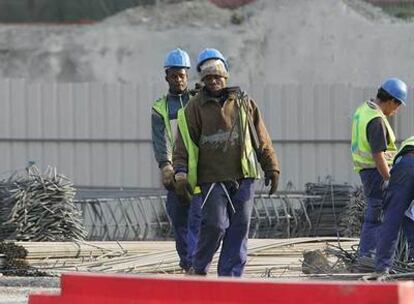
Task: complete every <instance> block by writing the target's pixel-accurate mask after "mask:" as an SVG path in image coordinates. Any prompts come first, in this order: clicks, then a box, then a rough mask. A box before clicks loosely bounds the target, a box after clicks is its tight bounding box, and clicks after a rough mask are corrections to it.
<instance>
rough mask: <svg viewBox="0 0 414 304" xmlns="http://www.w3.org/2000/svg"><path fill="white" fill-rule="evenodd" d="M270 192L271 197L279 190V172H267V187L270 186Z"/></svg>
mask: <svg viewBox="0 0 414 304" xmlns="http://www.w3.org/2000/svg"><path fill="white" fill-rule="evenodd" d="M269 184H270V190H269V195H271V194H273V193H275V192H276V190H277V185H278V184H279V172H277V171H266V172H265V186H269Z"/></svg>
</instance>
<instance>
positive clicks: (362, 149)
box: [352, 101, 397, 172]
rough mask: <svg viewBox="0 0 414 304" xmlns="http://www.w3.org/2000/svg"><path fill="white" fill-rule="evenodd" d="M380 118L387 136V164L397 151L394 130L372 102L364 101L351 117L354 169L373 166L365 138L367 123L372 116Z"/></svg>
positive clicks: (372, 159)
mask: <svg viewBox="0 0 414 304" xmlns="http://www.w3.org/2000/svg"><path fill="white" fill-rule="evenodd" d="M377 117H380V118H382V120H383V122H384V124H385V127H386V129H387V132H388V136H389V143H387V150H386V151H385V153H384V156H385V159H386V161H387V163H388V165H391V164H392V162H393V159H394V156H395V153H396V151H397V147H396V145H395V135H394V132H393V130H392V128H391V126H390V124H389V122H388V120H387V118H386V117H385V115H384V114H383V113H382V111H381V110H380V109H379V108H378V106H377V105H376V104H374V103H372V102H369V101H367V102H364V103H363V104H362V105H361V106H359V107H358V109H357V110H356V112H355V114H354V116H353V117H352V160H353V163H354V170H355V171H357V172H359V171H361V170H362V169H368V168H375V160H374V158H373V156H372V151H371V147H370V145H369V142H368V138H367V126H368V123H369V122H370V121H371V120H373V119H374V118H377Z"/></svg>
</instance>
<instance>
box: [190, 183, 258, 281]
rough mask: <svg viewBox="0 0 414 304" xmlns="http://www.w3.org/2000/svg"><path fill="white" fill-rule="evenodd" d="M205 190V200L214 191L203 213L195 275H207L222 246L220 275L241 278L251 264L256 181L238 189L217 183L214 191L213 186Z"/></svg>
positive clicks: (219, 263) (204, 187)
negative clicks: (251, 233)
mask: <svg viewBox="0 0 414 304" xmlns="http://www.w3.org/2000/svg"><path fill="white" fill-rule="evenodd" d="M223 186H224V187H226V191H227V193H228V194H229V197H230V200H231V202H232V204H231V203H230V201H229V199H228V197H227V195H226V191H224V189H223ZM201 190H202V193H203V198H205V197H206V196H207V193H208V192H209V190H211V191H210V193H209V194H208V196H207V199H205V203H204V205H203V208H202V210H201V215H202V217H201V228H200V234H199V241H198V244H197V249H196V252H195V255H194V259H193V267H194V270H195V273H196V274H207V272H208V269H209V266H210V263H211V261H212V259H213V256H214V254H215V252H216V251H217V250H218V248H219V247H220V244H221V243H222V247H221V252H220V257H219V262H218V269H217V271H218V275H219V276H234V277H240V276H241V275H242V274H243V270H244V266H245V264H246V261H247V239H248V233H249V226H250V217H251V213H252V209H253V198H254V180H253V179H241V180H239V181H238V187H232V186H228V183H216V184H215V185H214V186H213V187H212V184H203V185H201ZM232 206H233V207H234V210H233V207H232Z"/></svg>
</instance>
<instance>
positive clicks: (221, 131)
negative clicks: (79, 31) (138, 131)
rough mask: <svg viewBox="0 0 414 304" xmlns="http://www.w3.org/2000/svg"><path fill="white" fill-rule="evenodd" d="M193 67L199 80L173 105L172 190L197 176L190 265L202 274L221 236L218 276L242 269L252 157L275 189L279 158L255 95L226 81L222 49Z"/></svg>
mask: <svg viewBox="0 0 414 304" xmlns="http://www.w3.org/2000/svg"><path fill="white" fill-rule="evenodd" d="M197 70H198V71H199V73H200V75H201V81H202V82H203V83H204V85H205V86H204V88H203V89H202V90H201V91H200V92H199V93H198V94H197V95H196V96H194V97H193V98H192V99H190V101H189V103H188V105H187V107H186V108H185V109H184V110H183V111H182V112H181V116H180V113H179V117H178V127H179V132H178V133H177V139H176V147H175V150H174V153H173V165H174V169H175V172H176V173H175V180H176V191H177V193H183V192H185V191H188V189H192V188H193V187H194V185H195V184H197V185H200V187H201V191H202V195H203V205H202V219H201V227H200V233H199V241H198V243H197V246H196V250H195V254H194V257H193V270H192V273H194V274H199V275H205V274H207V272H208V268H209V265H210V263H211V261H212V258H213V256H214V253H215V252H216V251H217V250H218V248H219V246H220V244H221V243H222V249H221V254H220V259H219V263H218V274H219V276H241V275H242V274H243V270H244V266H245V264H246V260H247V239H248V233H249V225H250V217H251V212H252V208H253V198H254V180H255V179H257V178H259V177H260V172H259V168H258V167H259V166H258V164H260V165H261V167H262V169H263V171H264V173H265V184H266V186H268V185H269V184H271V188H270V192H269V194H273V193H274V192H275V191H276V189H277V184H278V179H279V172H280V171H279V165H278V161H277V158H276V154H275V151H274V149H273V147H272V141H271V139H270V137H269V134H268V132H267V130H266V127H265V125H264V122H263V119H262V117H261V115H260V112H259V109H258V108H257V106H256V104H255V102H254V101H253V100H252V99H251V98H250V97H248V96H247V95H246V94H245V93H244V92H242V91H241V90H240V88H238V87H227V86H226V85H227V79H228V68H227V62H226V59H225V58H224V56H223V55H222V54H221V53H220V52H219V51H217V50H215V49H205V50H203V51H202V52H201V53H200V54H199V56H198V62H197ZM190 185H191V186H190Z"/></svg>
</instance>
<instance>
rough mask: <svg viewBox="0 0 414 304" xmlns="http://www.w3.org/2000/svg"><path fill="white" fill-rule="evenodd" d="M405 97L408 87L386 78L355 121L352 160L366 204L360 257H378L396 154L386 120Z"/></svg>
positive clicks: (358, 111) (391, 133)
mask: <svg viewBox="0 0 414 304" xmlns="http://www.w3.org/2000/svg"><path fill="white" fill-rule="evenodd" d="M406 98H407V85H406V84H405V83H404V82H403V81H401V80H400V79H397V78H390V79H387V80H386V81H385V82H384V83H383V84H382V85H381V87H380V88H379V89H378V92H377V97H376V99H375V100H368V101H365V102H364V103H363V104H362V105H360V106H359V107H358V109H357V110H356V112H355V113H354V116H353V118H352V159H353V163H354V170H355V171H356V172H358V173H359V175H360V178H361V181H362V185H363V188H364V195H365V197H366V201H367V209H366V211H365V215H364V222H363V224H362V229H361V235H360V243H359V257H360V258H361V257H372V256H373V255H374V254H375V248H376V245H377V232H378V227H379V225H380V216H381V211H382V201H383V190H382V188H383V186H384V185H386V184H387V183H388V180H389V179H390V165H391V163H392V160H393V158H394V156H395V153H396V152H397V147H396V145H395V136H394V132H393V130H392V128H391V126H390V124H389V122H388V120H387V117H389V116H392V115H394V114H395V113H396V112H397V109H398V108H399V107H400V106H401V105H402V104H404V103H405V100H406Z"/></svg>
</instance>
